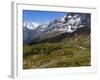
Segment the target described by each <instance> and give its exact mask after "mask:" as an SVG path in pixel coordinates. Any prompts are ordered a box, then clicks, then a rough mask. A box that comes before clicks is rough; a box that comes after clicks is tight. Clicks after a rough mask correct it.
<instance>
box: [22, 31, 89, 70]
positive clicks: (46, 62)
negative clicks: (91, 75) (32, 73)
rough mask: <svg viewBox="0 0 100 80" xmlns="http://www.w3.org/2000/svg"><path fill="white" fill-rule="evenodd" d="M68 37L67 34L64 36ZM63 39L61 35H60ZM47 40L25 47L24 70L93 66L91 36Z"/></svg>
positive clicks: (82, 35) (79, 35) (80, 35)
mask: <svg viewBox="0 0 100 80" xmlns="http://www.w3.org/2000/svg"><path fill="white" fill-rule="evenodd" d="M63 35H66V34H63ZM60 37H61V35H60ZM59 39H60V38H58V37H55V38H50V39H45V40H43V41H42V42H41V43H37V44H33V45H24V48H23V52H24V53H23V54H24V55H23V68H24V69H34V68H56V67H79V66H90V65H91V54H90V35H89V33H88V34H87V33H86V32H85V34H84V33H82V34H79V33H78V34H75V35H73V36H69V37H68V36H64V37H63V38H62V39H61V40H59Z"/></svg>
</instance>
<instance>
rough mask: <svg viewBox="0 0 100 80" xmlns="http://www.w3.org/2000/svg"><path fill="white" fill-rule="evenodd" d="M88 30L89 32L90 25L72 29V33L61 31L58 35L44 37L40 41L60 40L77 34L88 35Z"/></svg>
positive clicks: (51, 41)
mask: <svg viewBox="0 0 100 80" xmlns="http://www.w3.org/2000/svg"><path fill="white" fill-rule="evenodd" d="M90 32H91V29H90V27H83V28H80V29H78V30H76V31H74V32H73V33H68V32H66V33H62V34H60V35H58V36H55V37H51V38H47V39H44V40H42V41H41V42H42V43H43V42H50V43H53V42H61V41H62V40H63V39H65V38H72V37H75V36H79V35H88V36H90Z"/></svg>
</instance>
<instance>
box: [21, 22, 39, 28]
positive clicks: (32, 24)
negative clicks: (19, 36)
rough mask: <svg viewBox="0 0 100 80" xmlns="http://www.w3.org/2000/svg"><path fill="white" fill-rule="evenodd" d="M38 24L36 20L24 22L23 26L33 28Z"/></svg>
mask: <svg viewBox="0 0 100 80" xmlns="http://www.w3.org/2000/svg"><path fill="white" fill-rule="evenodd" d="M38 26H39V23H36V22H24V24H23V27H26V28H28V29H30V30H34V29H36V28H37V27H38Z"/></svg>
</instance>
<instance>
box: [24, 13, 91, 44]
mask: <svg viewBox="0 0 100 80" xmlns="http://www.w3.org/2000/svg"><path fill="white" fill-rule="evenodd" d="M90 22H91V15H90V14H89V13H70V12H69V13H66V15H64V17H63V18H61V19H55V20H53V21H50V22H49V23H48V24H38V23H34V22H29V21H27V22H24V25H23V42H24V44H34V43H39V42H44V41H47V40H55V39H57V40H61V39H62V38H64V36H65V35H66V36H65V37H68V36H72V35H74V34H81V33H82V34H83V33H90V28H91V27H90V26H91V23H90Z"/></svg>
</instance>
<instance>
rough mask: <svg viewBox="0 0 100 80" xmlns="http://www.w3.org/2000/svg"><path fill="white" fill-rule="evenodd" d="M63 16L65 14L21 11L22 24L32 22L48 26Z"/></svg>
mask: <svg viewBox="0 0 100 80" xmlns="http://www.w3.org/2000/svg"><path fill="white" fill-rule="evenodd" d="M65 14H66V13H65V12H53V11H34V10H23V22H25V21H33V22H37V23H39V24H48V23H49V22H50V21H53V20H55V19H60V18H62V17H63V16H64V15H65Z"/></svg>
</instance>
